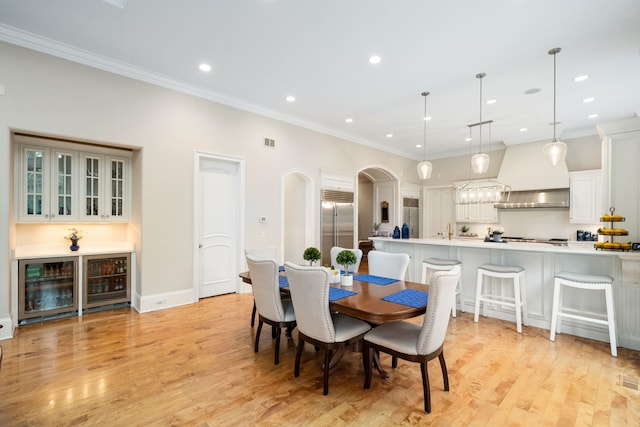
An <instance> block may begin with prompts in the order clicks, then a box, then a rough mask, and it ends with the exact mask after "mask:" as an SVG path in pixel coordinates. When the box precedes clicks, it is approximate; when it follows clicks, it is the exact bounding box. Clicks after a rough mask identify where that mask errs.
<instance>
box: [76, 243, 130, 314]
mask: <svg viewBox="0 0 640 427" xmlns="http://www.w3.org/2000/svg"><path fill="white" fill-rule="evenodd" d="M82 258H83V263H84V265H83V275H84V280H83V282H84V286H83V304H82V308H83V309H86V308H93V307H99V306H104V305H111V304H118V303H124V302H130V301H131V274H130V266H131V254H128V253H126V254H117V255H111V256H105V255H90V256H84V257H82Z"/></svg>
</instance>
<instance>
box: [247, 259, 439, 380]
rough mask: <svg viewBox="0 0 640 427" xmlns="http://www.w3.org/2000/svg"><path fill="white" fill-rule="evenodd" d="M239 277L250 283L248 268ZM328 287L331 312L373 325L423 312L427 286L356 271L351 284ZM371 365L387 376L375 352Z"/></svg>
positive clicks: (283, 285)
mask: <svg viewBox="0 0 640 427" xmlns="http://www.w3.org/2000/svg"><path fill="white" fill-rule="evenodd" d="M239 276H240V279H242V281H243V282H244V283H247V284H249V285H251V274H250V273H249V272H248V271H244V272H242V273H240V275H239ZM331 288H332V289H330V293H329V309H330V310H331V311H333V312H336V313H341V314H345V315H347V316H351V317H355V318H357V319H360V320H364V321H365V322H368V323H370V324H371V325H372V326H374V327H375V325H377V324H380V323H385V322H392V321H396V320H405V319H410V318H413V317H417V316H420V315H423V314H424V313H425V311H426V309H427V298H428V291H429V285H425V284H422V283H417V282H410V281H406V280H395V279H389V278H384V277H378V276H371V275H368V274H358V273H356V274H354V277H353V285H352V286H342V285H341V284H340V283H332V284H331ZM280 289H282V290H283V291H284V292H288V291H289V288H288V286H287V281H286V273H285V271H284V268H283V267H281V268H280ZM332 294H333V298H332ZM397 297H401V298H397ZM389 299H390V300H391V301H389ZM394 301H396V302H394ZM407 304H408V305H407ZM337 356H338V357H335V358H334V359H333V361H332V363H331V365H333V364H335V362H336V361H337V359H338V358H339V357H340V355H337ZM374 365H375V367H376V368H377V370H378V371H379V372H380V375H382V376H383V377H384V378H386V377H388V374H387V373H386V372H385V371H384V369H382V366H381V364H380V361H379V359H378V355H377V354H375V355H374Z"/></svg>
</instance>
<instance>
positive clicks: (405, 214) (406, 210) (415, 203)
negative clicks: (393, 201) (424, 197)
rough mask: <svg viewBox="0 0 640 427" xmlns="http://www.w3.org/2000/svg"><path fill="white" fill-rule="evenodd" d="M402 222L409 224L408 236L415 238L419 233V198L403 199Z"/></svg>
mask: <svg viewBox="0 0 640 427" xmlns="http://www.w3.org/2000/svg"><path fill="white" fill-rule="evenodd" d="M402 222H403V224H407V225H408V226H409V237H411V238H412V239H417V238H418V236H419V234H420V200H419V199H412V198H409V197H405V198H404V199H403V208H402Z"/></svg>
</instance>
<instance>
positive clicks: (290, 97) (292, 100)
mask: <svg viewBox="0 0 640 427" xmlns="http://www.w3.org/2000/svg"><path fill="white" fill-rule="evenodd" d="M285 99H286V100H287V101H289V102H294V101H295V100H296V97H295V96H293V95H289V96H287V97H286V98H285Z"/></svg>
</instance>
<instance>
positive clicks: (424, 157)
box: [422, 92, 429, 161]
mask: <svg viewBox="0 0 640 427" xmlns="http://www.w3.org/2000/svg"><path fill="white" fill-rule="evenodd" d="M427 95H429V92H422V96H423V97H424V115H423V116H422V126H423V132H422V160H424V161H426V160H427Z"/></svg>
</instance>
